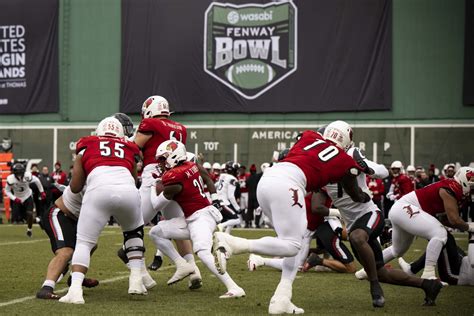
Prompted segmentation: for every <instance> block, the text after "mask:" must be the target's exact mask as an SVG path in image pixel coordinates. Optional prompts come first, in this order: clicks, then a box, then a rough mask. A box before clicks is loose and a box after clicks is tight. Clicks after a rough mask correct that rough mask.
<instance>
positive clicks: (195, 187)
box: [162, 161, 211, 218]
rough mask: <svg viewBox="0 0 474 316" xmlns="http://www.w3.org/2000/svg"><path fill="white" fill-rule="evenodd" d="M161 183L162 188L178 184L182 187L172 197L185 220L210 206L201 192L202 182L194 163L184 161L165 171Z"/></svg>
mask: <svg viewBox="0 0 474 316" xmlns="http://www.w3.org/2000/svg"><path fill="white" fill-rule="evenodd" d="M162 182H163V185H164V186H167V185H171V184H180V185H181V186H182V187H183V189H182V191H181V192H180V193H179V194H177V195H176V196H175V197H174V200H175V201H176V202H177V203H178V204H179V206H180V207H181V209H182V210H183V213H184V217H185V218H188V217H189V216H191V215H193V214H194V213H195V212H197V211H199V210H201V209H203V208H205V207H207V206H209V205H211V203H210V202H209V200H208V199H207V197H206V196H205V194H203V192H202V191H203V190H202V188H203V180H202V177H201V176H200V174H199V168H198V166H197V165H196V164H195V163H194V162H189V161H186V162H184V163H182V164H181V165H179V166H177V167H175V168H173V169H171V170H168V171H166V172H165V173H164V174H163V177H162Z"/></svg>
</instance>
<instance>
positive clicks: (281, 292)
mask: <svg viewBox="0 0 474 316" xmlns="http://www.w3.org/2000/svg"><path fill="white" fill-rule="evenodd" d="M292 291H293V281H291V280H288V279H285V278H283V277H282V278H281V280H280V283H278V286H277V288H276V290H275V294H274V295H275V296H286V297H289V298H290V300H291V296H292Z"/></svg>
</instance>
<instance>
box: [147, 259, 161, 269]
mask: <svg viewBox="0 0 474 316" xmlns="http://www.w3.org/2000/svg"><path fill="white" fill-rule="evenodd" d="M162 264H163V258H161V256H155V258H153V262H152V263H150V265H149V266H148V269H150V270H152V271H156V270H158V269H159V268H160V267H161V265H162Z"/></svg>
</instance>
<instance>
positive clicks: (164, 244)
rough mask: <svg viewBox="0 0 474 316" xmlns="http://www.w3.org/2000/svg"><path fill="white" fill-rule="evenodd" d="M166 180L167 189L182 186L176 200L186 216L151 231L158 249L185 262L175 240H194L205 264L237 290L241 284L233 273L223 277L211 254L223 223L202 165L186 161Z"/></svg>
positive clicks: (228, 286) (226, 284) (194, 249)
mask: <svg viewBox="0 0 474 316" xmlns="http://www.w3.org/2000/svg"><path fill="white" fill-rule="evenodd" d="M162 181H163V184H164V186H165V188H166V186H167V185H172V184H180V185H181V186H182V190H181V192H180V193H178V194H177V195H175V196H174V199H173V200H174V201H175V202H177V203H178V204H179V206H180V207H181V208H182V210H183V212H184V217H176V218H172V219H169V220H163V221H160V222H158V224H157V225H156V226H154V227H153V228H152V229H151V230H150V237H151V238H152V239H153V242H154V244H155V246H156V247H157V248H158V249H159V250H160V251H161V252H162V253H164V254H165V255H166V256H168V257H169V258H170V259H171V260H172V261H174V262H178V261H176V260H183V259H179V258H180V255H179V253H178V252H177V251H176V249H175V248H174V246H173V244H172V243H171V239H174V240H188V239H190V240H191V241H192V243H193V252H194V253H196V254H197V255H198V256H199V258H200V259H201V261H202V262H203V263H204V265H206V267H207V268H208V269H209V270H210V271H211V272H212V273H213V274H214V275H215V276H216V277H217V278H218V279H219V280H220V281H221V282H223V283H224V285H225V286H226V287H227V289H228V290H229V289H232V288H236V287H237V284H236V283H235V282H234V281H233V280H232V279H231V278H230V276H229V274H227V273H225V274H223V275H221V274H219V273H218V272H217V269H216V267H215V265H214V257H213V256H212V254H211V248H212V234H213V232H214V230H215V229H216V225H217V223H216V221H220V220H221V219H222V216H221V215H220V212H219V210H218V209H216V208H215V207H214V206H212V205H211V204H210V202H209V200H208V199H207V197H206V195H205V194H204V185H203V180H202V177H201V176H200V174H199V169H198V166H197V165H196V164H195V163H194V162H184V163H182V164H180V165H178V166H176V167H174V168H173V169H171V170H168V171H166V172H165V173H164V174H163V178H162ZM213 214H214V215H213ZM216 216H217V217H219V218H217V217H216Z"/></svg>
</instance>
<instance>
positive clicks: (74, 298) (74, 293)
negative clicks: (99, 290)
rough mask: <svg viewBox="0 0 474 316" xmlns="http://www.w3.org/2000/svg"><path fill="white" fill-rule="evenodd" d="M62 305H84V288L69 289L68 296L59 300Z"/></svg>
mask: <svg viewBox="0 0 474 316" xmlns="http://www.w3.org/2000/svg"><path fill="white" fill-rule="evenodd" d="M59 301H60V302H61V303H68V304H84V303H85V301H84V297H83V296H82V288H72V287H70V288H69V291H68V292H67V294H66V295H65V296H63V297H61V298H60V299H59Z"/></svg>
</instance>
